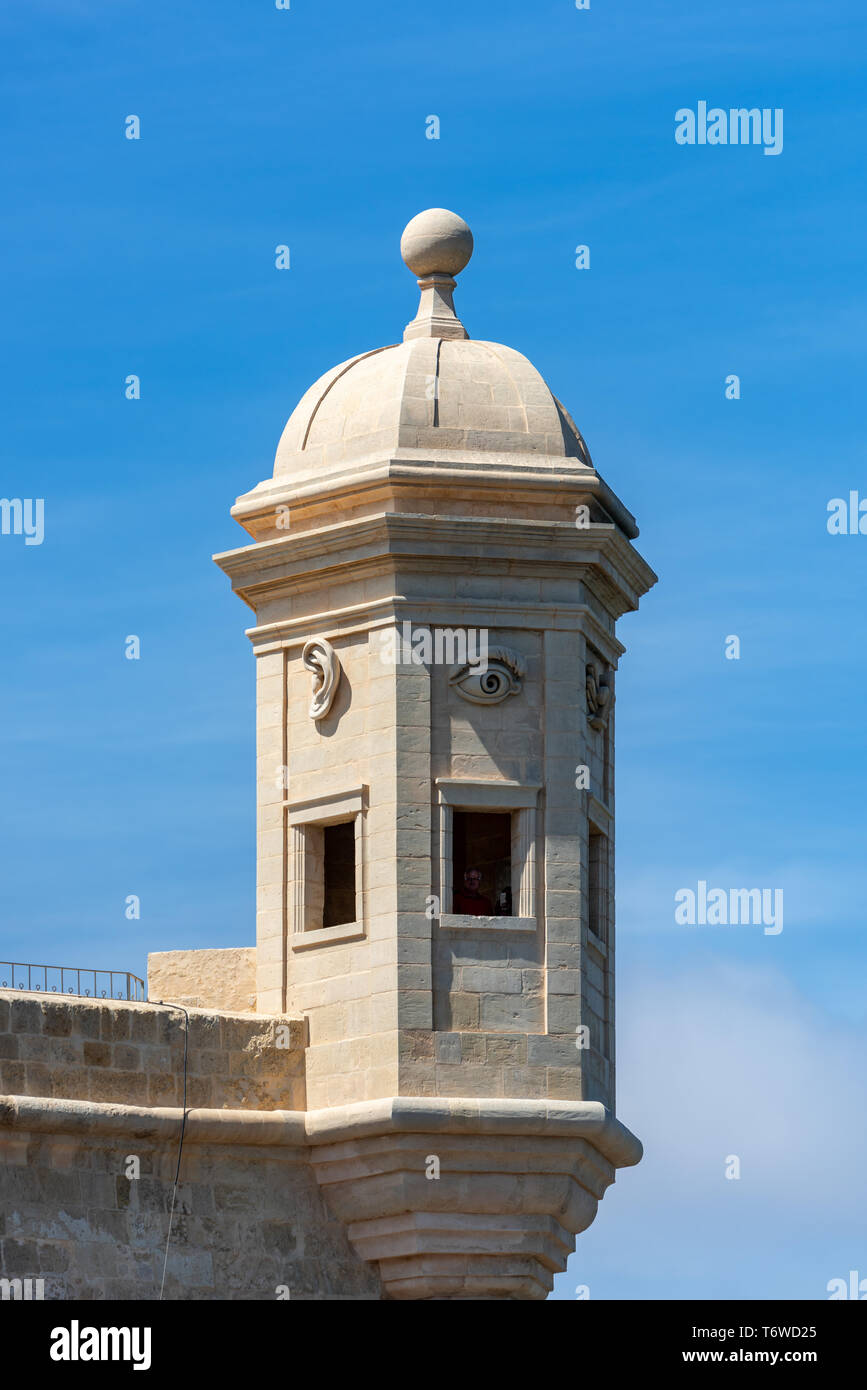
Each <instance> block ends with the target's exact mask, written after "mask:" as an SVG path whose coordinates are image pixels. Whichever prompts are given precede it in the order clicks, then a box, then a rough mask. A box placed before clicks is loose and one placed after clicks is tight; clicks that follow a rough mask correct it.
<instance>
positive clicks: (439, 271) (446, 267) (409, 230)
mask: <svg viewBox="0 0 867 1390" xmlns="http://www.w3.org/2000/svg"><path fill="white" fill-rule="evenodd" d="M400 254H401V256H402V257H403V259H404V261H405V263H406V265H407V266H408V267H409V269H410V270H411V271H412V272H413V274H414V275H415V276H417V278H418V287H419V289H420V290H421V300H420V302H419V306H418V313H417V314H416V316H415V318H414V319H413V320H412V322H411V323H409V324H407V326H406V329H405V330H404V335H403V336H404V341H406V340H407V339H409V338H468V337H469V336H470V335H469V334H468V333H467V330H466V329H465V328H464V325H463V324H462V323H461V321H460V319H459V318H458V317H457V315H456V314H455V306H454V302H453V300H452V292H453V290H454V288H455V280H454V277H455V276H456V275H459V274H460V272H461V271H462V270H463V269H464V267H465V266H466V264H467V262H468V261H469V259H470V257H471V256H472V254H473V234H472V232H471V231H470V229H469V227H468V226H467V224H466V222H465V221H464V219H463V218H462V217H458V215H457V213H456V212H449V211H448V210H447V209H446V208H428V209H427V211H426V212H420V213H418V214H417V215H416V216H415V217H413V219H412V220H411V221H410V222H408V223H407V225H406V226H405V227H404V230H403V236H402V237H401V239H400Z"/></svg>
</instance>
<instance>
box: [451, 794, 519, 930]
mask: <svg viewBox="0 0 867 1390" xmlns="http://www.w3.org/2000/svg"><path fill="white" fill-rule="evenodd" d="M452 836H453V838H452V845H453V871H452V883H453V887H454V905H453V906H452V907H451V908H450V909H448V910H449V911H452V912H458V913H465V914H470V915H472V916H477V917H478V916H487V917H511V915H512V816H511V813H510V812H508V811H487V812H486V811H455V812H454V823H453V828H452Z"/></svg>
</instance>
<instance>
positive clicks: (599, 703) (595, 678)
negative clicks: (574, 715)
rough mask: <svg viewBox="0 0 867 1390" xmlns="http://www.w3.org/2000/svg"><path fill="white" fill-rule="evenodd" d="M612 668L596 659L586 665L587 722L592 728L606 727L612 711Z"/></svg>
mask: <svg viewBox="0 0 867 1390" xmlns="http://www.w3.org/2000/svg"><path fill="white" fill-rule="evenodd" d="M610 682H611V668H610V666H602V665H599V664H597V662H595V661H588V662H587V667H586V691H587V723H588V724H589V725H590V727H591V729H596V730H597V732H598V731H599V730H600V729H604V728H605V725H606V724H607V723H608V716H609V714H610V713H611V705H612V703H613V701H612V689H611V683H610Z"/></svg>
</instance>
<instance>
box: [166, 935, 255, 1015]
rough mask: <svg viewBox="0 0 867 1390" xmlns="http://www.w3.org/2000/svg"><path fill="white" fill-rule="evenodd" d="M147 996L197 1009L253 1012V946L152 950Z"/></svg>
mask: <svg viewBox="0 0 867 1390" xmlns="http://www.w3.org/2000/svg"><path fill="white" fill-rule="evenodd" d="M148 998H150V999H162V1000H164V1001H166V1002H168V1003H173V1004H187V1005H192V1006H193V1007H194V1008H200V1009H225V1010H227V1011H228V1012H230V1013H253V1012H254V1011H255V1008H256V948H255V947H254V946H237V947H229V948H225V949H214V950H205V951H152V952H151V954H150V955H149V956H148Z"/></svg>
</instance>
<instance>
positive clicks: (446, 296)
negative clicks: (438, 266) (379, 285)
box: [403, 274, 470, 342]
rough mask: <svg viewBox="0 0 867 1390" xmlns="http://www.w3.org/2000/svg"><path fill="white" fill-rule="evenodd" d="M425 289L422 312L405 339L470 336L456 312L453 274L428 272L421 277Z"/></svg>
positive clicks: (407, 331)
mask: <svg viewBox="0 0 867 1390" xmlns="http://www.w3.org/2000/svg"><path fill="white" fill-rule="evenodd" d="M418 287H419V289H420V290H421V299H420V301H419V306H418V313H417V314H416V316H415V318H414V319H413V320H412V322H411V323H408V324H407V326H406V328H405V329H404V333H403V338H404V342H406V341H407V339H409V338H469V336H470V335H469V333H468V332H467V330H466V329H465V328H464V325H463V324H462V323H461V321H460V319H459V318H458V317H457V315H456V314H455V306H454V302H453V300H452V293H453V291H454V288H455V281H454V280H453V279H452V277H451V275H438V274H435V275H427V276H425V277H424V279H422V280H419V282H418Z"/></svg>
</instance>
